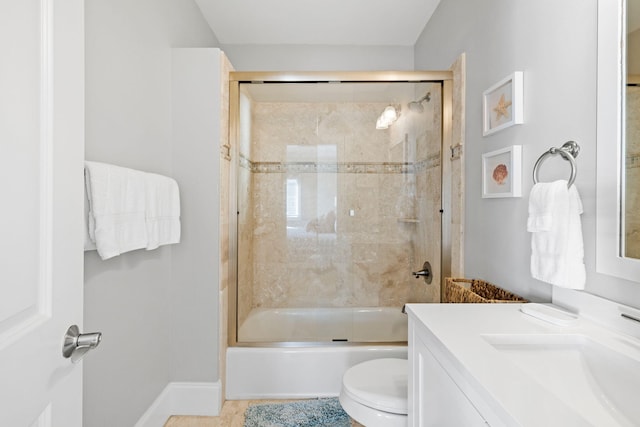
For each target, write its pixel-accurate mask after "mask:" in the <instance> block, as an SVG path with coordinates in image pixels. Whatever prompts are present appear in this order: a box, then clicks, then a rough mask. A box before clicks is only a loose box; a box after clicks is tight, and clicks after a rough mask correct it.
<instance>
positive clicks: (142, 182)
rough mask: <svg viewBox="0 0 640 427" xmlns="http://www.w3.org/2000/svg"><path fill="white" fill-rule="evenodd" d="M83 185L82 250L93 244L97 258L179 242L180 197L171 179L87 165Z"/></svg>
mask: <svg viewBox="0 0 640 427" xmlns="http://www.w3.org/2000/svg"><path fill="white" fill-rule="evenodd" d="M85 187H86V194H87V200H88V213H87V234H88V239H85V249H90V248H91V246H92V244H95V247H96V249H97V251H98V254H99V255H100V257H101V258H102V259H109V258H112V257H114V256H117V255H120V254H121V253H124V252H128V251H132V250H136V249H142V248H146V249H148V250H151V249H155V248H157V247H158V246H160V245H166V244H172V243H178V242H179V241H180V196H179V190H178V184H177V183H176V181H175V180H173V179H171V178H168V177H165V176H162V175H157V174H152V173H146V172H142V171H138V170H134V169H129V168H124V167H121V166H115V165H110V164H106V163H99V162H91V161H86V162H85ZM87 240H88V241H87Z"/></svg>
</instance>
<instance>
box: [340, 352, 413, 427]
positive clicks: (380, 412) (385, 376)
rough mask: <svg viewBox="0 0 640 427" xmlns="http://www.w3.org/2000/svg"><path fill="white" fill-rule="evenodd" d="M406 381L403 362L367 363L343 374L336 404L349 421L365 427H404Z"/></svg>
mask: <svg viewBox="0 0 640 427" xmlns="http://www.w3.org/2000/svg"><path fill="white" fill-rule="evenodd" d="M407 381H408V361H407V360H405V359H374V360H369V361H367V362H363V363H360V364H357V365H355V366H352V367H351V368H349V369H348V370H347V371H346V372H345V373H344V376H343V377H342V391H341V393H340V403H341V404H342V406H343V408H344V410H345V411H346V412H347V414H349V415H350V416H351V418H353V419H355V420H356V421H358V422H360V423H361V424H364V425H366V426H370V427H373V426H376V425H384V426H406V423H407V412H408V398H407V393H408V385H407Z"/></svg>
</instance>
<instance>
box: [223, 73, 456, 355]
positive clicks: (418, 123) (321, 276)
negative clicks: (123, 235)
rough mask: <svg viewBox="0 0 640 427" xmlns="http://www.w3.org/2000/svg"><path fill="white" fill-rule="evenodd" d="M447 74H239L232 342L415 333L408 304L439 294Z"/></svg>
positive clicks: (234, 125)
mask: <svg viewBox="0 0 640 427" xmlns="http://www.w3.org/2000/svg"><path fill="white" fill-rule="evenodd" d="M448 85H450V74H449V73H447V72H443V73H438V72H431V73H427V72H404V73H385V72H381V73H324V74H321V73H295V74H291V73H289V74H281V73H242V72H236V73H231V82H230V115H231V122H230V135H231V153H230V154H231V158H232V165H233V166H232V167H234V168H235V171H232V176H233V177H234V178H232V181H233V179H235V182H232V187H235V188H232V193H231V198H230V199H231V201H230V203H231V207H230V211H231V212H232V213H235V214H236V215H232V218H231V220H230V223H231V233H230V235H231V242H230V247H231V249H232V252H231V259H230V263H231V265H232V275H233V273H235V274H236V277H235V278H232V279H235V280H232V281H231V283H232V286H231V288H230V304H229V311H230V322H229V339H230V344H231V345H232V346H236V345H264V344H266V345H270V346H278V345H293V344H295V343H297V344H302V345H306V344H311V343H314V344H318V343H345V342H346V343H352V344H353V343H358V344H362V343H369V344H370V343H378V344H380V343H404V342H406V339H407V330H406V328H407V326H406V317H405V315H404V314H403V313H402V307H403V305H404V304H405V303H408V302H439V301H440V278H441V275H442V271H441V269H442V259H441V258H442V252H443V241H442V236H443V233H442V223H443V215H447V212H446V210H445V211H444V212H443V191H442V188H443V187H442V179H443V170H442V165H443V138H444V139H446V138H447V132H448V131H449V130H448V129H449V128H450V115H451V112H450V107H451V100H450V86H448ZM443 111H444V112H445V114H444V115H443ZM445 116H447V117H445ZM443 117H444V120H443ZM445 158H446V156H445ZM234 193H235V194H234ZM234 196H235V197H234ZM446 197H447V196H446V194H445V199H446ZM444 248H445V252H446V248H447V243H446V242H444ZM446 257H447V255H446V254H445V256H444V258H445V259H446ZM425 261H428V262H429V263H430V266H431V272H430V273H431V276H432V278H433V280H432V281H431V283H427V281H426V280H424V276H420V277H419V278H416V276H415V275H414V274H412V273H413V272H417V271H419V270H422V269H423V264H424V263H425ZM234 284H235V287H234ZM258 343H259V344H258Z"/></svg>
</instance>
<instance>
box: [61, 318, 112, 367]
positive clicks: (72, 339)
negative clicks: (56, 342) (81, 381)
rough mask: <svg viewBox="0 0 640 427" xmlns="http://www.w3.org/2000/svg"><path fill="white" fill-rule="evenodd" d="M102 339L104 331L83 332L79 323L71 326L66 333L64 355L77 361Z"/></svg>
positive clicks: (63, 347) (74, 361)
mask: <svg viewBox="0 0 640 427" xmlns="http://www.w3.org/2000/svg"><path fill="white" fill-rule="evenodd" d="M100 341H102V332H91V333H88V334H81V333H80V329H78V326H77V325H72V326H69V329H67V332H66V333H65V334H64V343H63V345H62V357H64V358H65V359H71V362H73V363H76V362H77V361H78V360H80V359H82V357H83V356H84V355H85V354H86V353H87V352H88V351H89V350H92V349H94V348H96V347H97V346H98V344H100Z"/></svg>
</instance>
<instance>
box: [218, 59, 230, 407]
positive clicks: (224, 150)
mask: <svg viewBox="0 0 640 427" xmlns="http://www.w3.org/2000/svg"><path fill="white" fill-rule="evenodd" d="M220 57H221V61H220V68H221V72H220V75H221V79H220V80H221V90H220V93H221V97H220V103H221V107H220V111H221V117H220V222H219V227H220V228H219V235H220V248H219V249H220V251H219V253H220V260H219V268H218V274H219V277H218V280H219V284H218V286H219V294H218V295H219V299H218V316H219V317H218V319H219V324H220V326H219V331H220V334H219V338H218V340H219V341H218V346H219V352H218V373H219V375H220V378H221V379H222V391H221V395H222V396H225V387H226V371H227V369H226V368H227V346H228V343H229V323H228V319H229V297H228V295H229V277H230V275H229V268H230V258H229V241H230V235H229V218H230V216H229V201H230V182H231V142H230V140H229V73H230V72H231V71H233V66H232V65H231V63H230V62H229V59H228V58H227V57H226V55H225V54H224V53H222V54H221V55H220Z"/></svg>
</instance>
